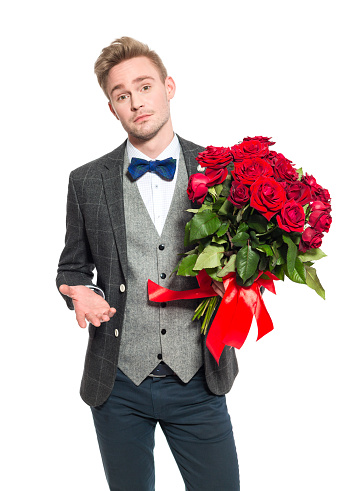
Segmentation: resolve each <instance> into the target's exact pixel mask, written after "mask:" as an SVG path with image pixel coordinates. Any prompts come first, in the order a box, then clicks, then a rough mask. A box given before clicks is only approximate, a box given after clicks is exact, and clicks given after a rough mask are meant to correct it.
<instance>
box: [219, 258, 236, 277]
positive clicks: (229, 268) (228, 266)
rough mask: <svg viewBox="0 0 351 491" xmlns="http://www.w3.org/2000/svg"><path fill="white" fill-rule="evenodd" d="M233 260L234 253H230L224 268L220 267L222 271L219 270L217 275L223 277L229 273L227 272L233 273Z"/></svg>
mask: <svg viewBox="0 0 351 491" xmlns="http://www.w3.org/2000/svg"><path fill="white" fill-rule="evenodd" d="M235 260H236V254H232V255H231V256H230V258H229V261H228V262H227V264H226V265H225V266H224V268H223V269H222V271H220V272H219V273H218V274H217V276H219V278H223V277H224V276H225V275H227V274H229V273H234V272H235Z"/></svg>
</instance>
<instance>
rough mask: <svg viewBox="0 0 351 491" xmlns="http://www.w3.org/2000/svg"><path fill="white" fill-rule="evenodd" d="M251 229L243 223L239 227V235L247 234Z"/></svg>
mask: <svg viewBox="0 0 351 491" xmlns="http://www.w3.org/2000/svg"><path fill="white" fill-rule="evenodd" d="M248 229H249V226H248V224H247V223H245V222H241V224H240V225H239V227H238V230H237V233H239V232H246V231H247V230H248Z"/></svg>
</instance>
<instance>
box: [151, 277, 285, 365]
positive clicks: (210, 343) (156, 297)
mask: <svg viewBox="0 0 351 491" xmlns="http://www.w3.org/2000/svg"><path fill="white" fill-rule="evenodd" d="M264 274H265V276H268V279H262V278H261V277H258V278H257V280H256V281H255V282H254V283H253V285H252V286H250V287H242V286H239V285H238V284H237V282H236V280H235V273H230V274H228V275H227V276H225V277H224V278H223V285H224V289H225V293H224V296H223V298H222V301H221V303H220V306H219V308H218V311H217V314H216V316H215V318H214V320H213V322H212V325H211V327H210V330H209V332H208V335H207V340H206V346H207V347H208V349H209V350H210V352H211V353H212V355H213V356H214V358H215V360H216V361H217V363H219V358H220V356H221V354H222V351H223V349H224V347H225V346H226V345H227V346H232V347H234V348H238V349H239V348H241V346H242V345H243V344H244V342H245V339H246V338H247V335H248V334H249V331H250V327H251V324H252V319H253V316H255V317H256V322H257V328H258V336H257V341H258V340H259V339H260V338H262V337H263V336H264V335H265V334H267V333H269V332H270V331H272V330H273V322H272V319H271V318H270V316H269V313H268V311H267V309H266V306H265V304H264V302H263V299H262V295H261V292H260V286H264V287H265V288H266V289H267V290H269V291H270V292H272V293H274V294H275V287H274V283H273V280H278V278H276V276H274V275H273V274H272V273H270V272H265V273H264ZM196 278H197V280H198V283H199V287H200V288H196V289H194V290H185V291H181V292H177V291H174V290H168V289H167V288H163V287H162V286H160V285H157V284H156V283H154V282H153V281H151V280H148V293H149V299H150V300H152V301H153V302H169V301H170V300H184V299H191V298H203V297H215V296H216V295H217V294H216V293H215V291H214V290H213V289H212V286H211V283H212V280H211V278H210V276H208V274H207V273H206V271H205V270H204V269H203V270H202V271H200V273H199V274H198V275H197V277H196Z"/></svg>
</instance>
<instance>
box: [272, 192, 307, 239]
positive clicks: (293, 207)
mask: <svg viewBox="0 0 351 491" xmlns="http://www.w3.org/2000/svg"><path fill="white" fill-rule="evenodd" d="M277 222H278V227H279V228H281V229H283V230H285V231H286V232H303V228H304V225H305V212H304V211H303V208H302V206H301V205H300V204H299V203H296V201H294V200H293V199H291V200H289V201H287V202H286V203H285V204H284V206H283V208H282V211H281V212H280V215H278V216H277Z"/></svg>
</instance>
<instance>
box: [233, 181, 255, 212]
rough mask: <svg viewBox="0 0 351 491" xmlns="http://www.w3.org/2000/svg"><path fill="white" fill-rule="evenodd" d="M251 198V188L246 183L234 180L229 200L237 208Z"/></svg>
mask: <svg viewBox="0 0 351 491" xmlns="http://www.w3.org/2000/svg"><path fill="white" fill-rule="evenodd" d="M249 199H250V193H249V189H248V188H247V187H246V186H245V185H244V184H241V183H237V182H233V184H232V187H231V188H230V195H229V196H228V200H229V201H230V202H231V203H233V205H234V206H236V207H237V208H242V207H243V206H245V205H246V204H247V203H248V202H249Z"/></svg>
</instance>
